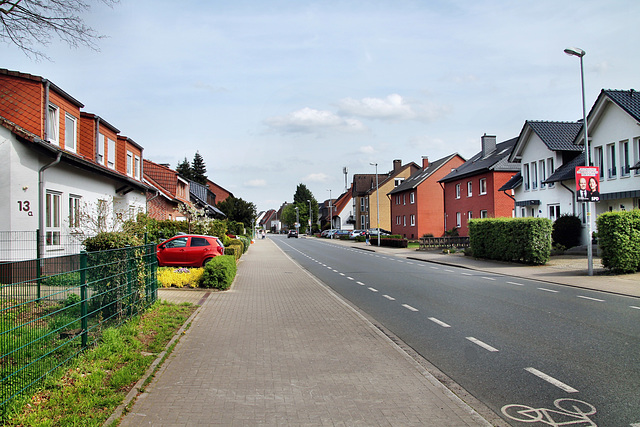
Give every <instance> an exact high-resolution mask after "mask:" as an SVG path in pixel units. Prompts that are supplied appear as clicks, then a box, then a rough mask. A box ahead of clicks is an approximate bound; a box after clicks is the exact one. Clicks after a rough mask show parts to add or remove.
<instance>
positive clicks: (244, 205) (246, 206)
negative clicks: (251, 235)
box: [216, 196, 257, 229]
mask: <svg viewBox="0 0 640 427" xmlns="http://www.w3.org/2000/svg"><path fill="white" fill-rule="evenodd" d="M216 207H217V208H218V209H220V210H221V211H222V212H223V213H224V214H225V215H226V216H227V219H228V220H230V221H237V222H241V223H243V224H244V226H245V227H246V228H248V229H251V228H252V227H253V221H254V219H255V218H256V216H257V213H256V212H257V211H256V206H255V205H254V204H253V203H251V202H246V201H244V200H242V199H241V198H239V197H233V196H229V197H227V198H226V199H225V200H223V201H221V202H218V203H217V204H216Z"/></svg>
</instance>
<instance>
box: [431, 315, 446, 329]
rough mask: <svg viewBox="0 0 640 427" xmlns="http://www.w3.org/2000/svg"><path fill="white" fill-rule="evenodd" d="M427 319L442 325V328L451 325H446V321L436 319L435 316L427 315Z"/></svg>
mask: <svg viewBox="0 0 640 427" xmlns="http://www.w3.org/2000/svg"><path fill="white" fill-rule="evenodd" d="M429 320H431V321H432V322H433V323H435V324H437V325H440V326H442V327H443V328H450V327H451V325H448V324H446V323H444V322H443V321H442V320H438V319H436V318H435V317H429Z"/></svg>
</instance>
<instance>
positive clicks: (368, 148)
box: [358, 145, 376, 154]
mask: <svg viewBox="0 0 640 427" xmlns="http://www.w3.org/2000/svg"><path fill="white" fill-rule="evenodd" d="M358 152H360V153H362V154H373V153H375V152H376V150H375V148H373V147H372V146H371V145H364V146H362V147H360V148H358Z"/></svg>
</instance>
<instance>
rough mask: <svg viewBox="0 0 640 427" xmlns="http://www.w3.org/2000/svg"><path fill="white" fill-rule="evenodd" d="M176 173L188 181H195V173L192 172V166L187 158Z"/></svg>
mask: <svg viewBox="0 0 640 427" xmlns="http://www.w3.org/2000/svg"><path fill="white" fill-rule="evenodd" d="M176 172H178V173H179V174H180V175H182V176H183V177H185V178H187V179H193V171H192V170H191V165H190V164H189V160H187V158H186V157H185V158H184V160H183V161H182V162H181V163H178V167H177V168H176Z"/></svg>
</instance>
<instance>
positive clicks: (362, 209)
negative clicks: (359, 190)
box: [360, 197, 367, 212]
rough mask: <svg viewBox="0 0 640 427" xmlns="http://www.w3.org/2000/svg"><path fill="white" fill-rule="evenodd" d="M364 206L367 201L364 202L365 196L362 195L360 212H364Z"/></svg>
mask: <svg viewBox="0 0 640 427" xmlns="http://www.w3.org/2000/svg"><path fill="white" fill-rule="evenodd" d="M366 206H367V203H366V200H365V198H364V197H360V211H361V212H366V210H367V209H366Z"/></svg>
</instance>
